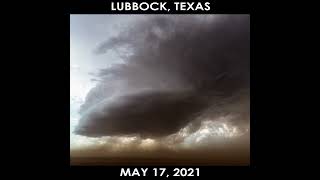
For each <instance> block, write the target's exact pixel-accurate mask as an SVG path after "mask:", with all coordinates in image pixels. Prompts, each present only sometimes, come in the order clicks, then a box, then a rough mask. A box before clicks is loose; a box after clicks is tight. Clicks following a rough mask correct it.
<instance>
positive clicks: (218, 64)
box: [70, 15, 250, 163]
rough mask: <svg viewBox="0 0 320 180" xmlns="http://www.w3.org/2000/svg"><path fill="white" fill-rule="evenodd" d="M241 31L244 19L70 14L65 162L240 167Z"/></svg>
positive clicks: (245, 59) (245, 147) (243, 144)
mask: <svg viewBox="0 0 320 180" xmlns="http://www.w3.org/2000/svg"><path fill="white" fill-rule="evenodd" d="M249 32H250V31H249V16H248V15H230V16H227V15H225V16H224V15H193V16H191V15H170V16H168V15H158V16H156V15H70V155H71V157H113V156H139V157H140V156H143V157H144V156H149V155H150V156H154V155H156V156H158V157H160V156H166V157H167V156H172V157H187V156H189V154H190V153H191V154H199V153H200V154H202V155H203V157H212V158H213V159H214V158H216V157H217V156H218V155H220V157H224V155H228V156H230V155H231V154H234V152H238V153H239V154H240V155H241V157H242V156H243V157H245V160H243V161H245V162H246V163H248V156H249V152H250V151H249V144H250V115H249V111H250V110H249V105H250V99H249V93H250V82H249V75H250V72H249V58H250V57H249ZM226 152H228V153H226ZM177 153H178V154H179V155H177ZM222 154H223V156H221V155H222Z"/></svg>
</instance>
